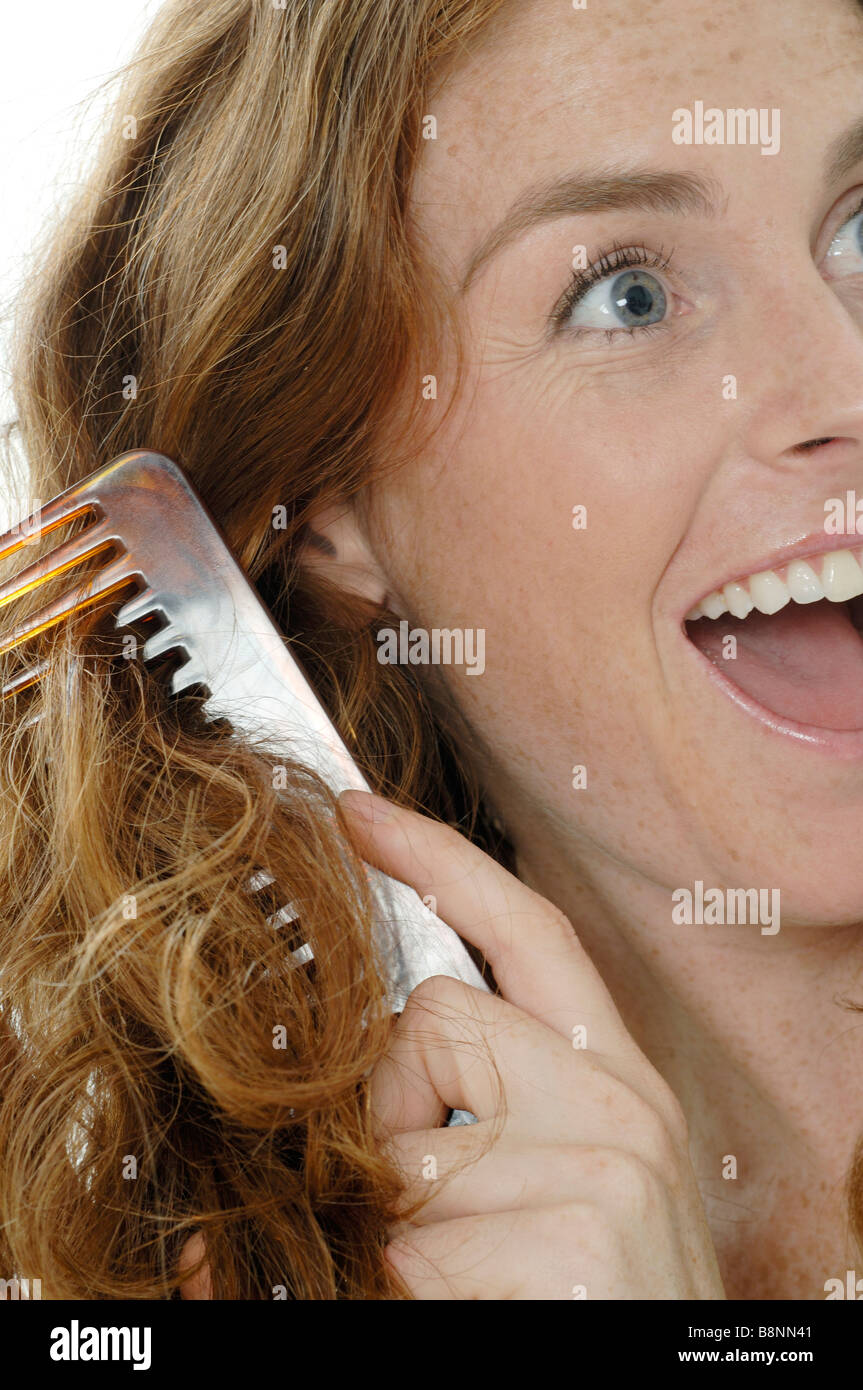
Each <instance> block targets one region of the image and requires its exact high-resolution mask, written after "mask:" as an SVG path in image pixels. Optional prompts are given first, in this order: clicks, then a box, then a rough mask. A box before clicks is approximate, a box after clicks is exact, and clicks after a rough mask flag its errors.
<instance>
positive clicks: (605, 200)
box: [459, 119, 863, 294]
mask: <svg viewBox="0 0 863 1390" xmlns="http://www.w3.org/2000/svg"><path fill="white" fill-rule="evenodd" d="M861 160H863V119H861V120H859V121H856V122H855V123H854V125H852V126H850V127H849V128H848V130H846V131H844V132H843V134H842V135H840V136H838V138H837V139H836V140H834V142H833V144H832V145H831V147H830V155H829V157H828V165H827V181H828V184H835V183H839V182H840V180H841V179H843V178H844V177H845V176H846V175H847V174H849V173H850V172H851V170H852V169H853V168H854V167H855V165H857V164H859V163H860V162H861ZM726 203H727V195H724V194H723V189H722V185H721V184H720V182H719V180H718V179H715V178H712V177H710V176H705V175H701V174H695V173H686V172H683V173H678V172H673V171H670V170H664V169H647V168H630V169H620V170H612V171H611V172H608V173H604V174H599V175H591V174H584V173H581V174H578V173H577V174H564V175H562V176H559V177H557V178H553V179H549V180H546V181H544V182H542V183H539V184H534V185H532V186H531V187H530V188H527V189H526V190H525V191H524V193H522V194H521V195H520V197H519V198H517V199H516V201H515V203H514V204H513V205H512V207H511V208H510V210H509V212H508V213H507V214H506V216H505V217H504V219H503V221H502V222H500V223H499V224H498V226H496V227H495V228H494V229H493V230H492V231H491V232H489V233H488V235H487V236H486V237H484V238H483V240H482V241H481V242H480V244H479V246H478V247H477V248H476V250H475V251H474V252H473V254H472V256H471V258H470V260H469V261H468V264H467V268H466V270H465V272H464V275H463V276H462V280H461V284H460V286H459V290H460V292H461V293H462V294H464V293H465V291H466V290H468V289H469V288H470V285H471V283H472V282H473V280H474V279H475V278H476V276H477V274H478V273H479V270H480V268H481V267H482V266H483V265H484V264H485V263H486V262H487V261H489V260H490V259H491V258H492V256H496V255H497V254H498V252H500V251H502V250H503V248H504V247H505V246H507V245H509V243H510V242H511V241H513V240H514V239H515V238H516V237H518V236H521V235H522V234H523V233H524V232H526V231H529V230H530V228H531V227H535V226H538V225H539V224H540V223H542V222H550V221H553V220H554V219H555V218H558V217H572V216H577V215H578V214H579V213H580V214H582V215H584V214H587V213H595V212H613V211H617V210H620V209H623V208H627V209H628V208H640V209H642V210H646V211H648V212H670V213H690V214H694V215H695V216H701V217H715V216H716V215H717V213H718V212H719V210H720V204H721V205H722V206H723V207H724V206H725V204H726Z"/></svg>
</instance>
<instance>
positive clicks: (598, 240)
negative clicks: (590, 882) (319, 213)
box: [375, 0, 863, 926]
mask: <svg viewBox="0 0 863 1390" xmlns="http://www.w3.org/2000/svg"><path fill="white" fill-rule="evenodd" d="M699 107H700V108H701V110H702V111H703V117H702V124H701V132H705V131H706V133H707V139H708V140H711V141H712V140H713V137H714V136H716V135H720V136H721V135H724V137H725V138H724V143H723V142H715V143H713V142H711V143H705V142H697V141H698V136H699V133H700V130H699ZM737 108H744V109H750V110H751V109H754V110H755V111H757V112H761V113H762V114H761V116H760V121H759V128H758V129H757V130H755V129H754V128H751V127H749V126H748V125H746V128H745V130H744V128H743V127H737V126H736V123H735V122H734V121H729V120H728V118H727V117H726V113H727V112H728V111H729V110H730V109H737ZM715 109H718V110H719V111H720V112H721V113H722V120H721V121H719V122H717V120H716V118H715V116H711V115H710V112H711V110H715ZM681 110H684V111H686V112H689V113H690V116H691V121H692V130H691V132H690V133H691V134H692V136H693V140H692V143H682V142H679V141H680V136H681V133H683V134H685V133H686V127H685V124H684V117H682V116H681V114H680V112H681ZM429 114H431V115H434V117H435V118H436V123H437V132H436V134H437V138H436V139H434V140H431V139H430V140H428V141H427V142H426V144H425V147H424V152H423V157H422V160H421V163H420V168H419V172H418V176H417V180H416V183H415V185H414V198H413V208H412V215H413V218H414V222H415V225H416V227H417V229H418V231H419V232H421V233H422V234H423V236H424V237H425V239H426V243H427V246H428V248H429V249H430V252H431V255H432V257H433V260H434V261H435V263H436V265H437V268H438V269H439V271H440V272H441V273H442V274H443V275H444V277H445V279H446V280H447V281H448V283H449V284H450V285H452V286H453V293H454V295H455V296H456V298H457V301H458V304H459V312H460V314H461V317H462V321H463V324H464V329H465V333H466V337H467V343H468V352H467V357H468V363H467V375H466V379H465V390H464V394H463V396H462V397H461V398H460V403H459V406H458V408H457V410H456V411H454V413H453V415H452V417H451V418H450V420H449V421H447V423H446V425H445V428H444V430H443V431H442V432H441V433H440V434H439V435H438V436H437V438H436V440H435V442H434V445H433V446H432V448H431V449H430V450H429V452H428V453H427V454H426V455H425V456H424V457H423V459H422V460H421V461H420V462H419V463H413V464H411V465H410V467H408V468H405V469H404V470H402V471H400V472H397V473H394V474H392V475H391V476H390V477H388V479H387V481H386V482H385V483H384V484H382V485H381V486H380V487H379V489H378V492H377V495H376V498H375V502H376V512H375V515H376V518H377V523H379V525H378V524H376V527H375V536H376V541H375V548H376V551H377V554H378V557H379V559H380V561H381V563H382V564H383V567H384V569H385V571H386V573H387V576H388V578H389V580H390V582H391V585H392V589H393V592H394V593H395V595H397V596H398V599H399V600H400V601H401V603H402V604H403V606H404V613H405V616H406V617H407V618H408V619H409V620H410V622H411V624H412V625H414V626H417V627H424V628H426V629H431V628H434V627H439V628H459V627H461V628H465V629H477V628H482V629H484V630H485V669H484V671H483V672H482V674H476V675H468V674H467V670H466V668H465V667H456V666H442V667H441V668H440V674H441V675H442V676H443V677H444V678H445V679H446V680H447V682H448V684H449V686H450V688H451V689H452V691H453V693H454V695H455V697H456V699H457V700H458V702H459V704H460V705H461V707H462V708H463V709H464V711H465V713H466V714H467V717H468V719H469V720H470V721H471V723H472V724H473V725H474V727H475V728H476V730H477V731H478V733H479V734H480V735H481V737H482V739H483V740H484V742H485V744H486V745H487V747H488V748H489V749H490V750H491V751H490V756H489V758H488V760H487V762H486V763H485V764H484V768H483V771H484V774H485V776H486V778H487V781H488V785H489V786H490V788H491V789H492V794H493V799H494V801H495V803H496V805H497V806H498V808H499V810H500V811H501V813H502V815H503V817H504V819H505V820H506V821H507V824H508V826H509V828H510V830H511V832H512V833H513V835H514V838H515V840H516V842H517V843H518V841H519V839H520V837H525V838H528V837H529V835H530V834H533V833H535V832H536V828H537V827H542V831H543V833H547V834H548V835H549V836H551V837H552V838H555V839H556V840H557V842H558V843H559V844H560V845H562V846H564V847H565V851H566V854H567V856H568V857H569V860H570V862H571V863H572V864H573V866H574V867H575V868H576V870H580V871H583V872H584V873H585V874H587V875H593V876H594V878H596V877H597V876H601V875H602V873H603V871H605V873H606V876H608V875H612V874H613V875H614V876H615V878H616V879H617V880H618V882H619V883H621V884H627V883H629V884H630V885H631V884H632V883H633V882H634V881H635V880H640V881H641V882H642V884H653V885H656V888H657V891H661V892H663V893H664V891H665V890H666V889H668V890H669V891H670V890H671V889H673V888H674V887H676V886H685V885H686V884H687V882H688V883H689V884H690V885H691V883H692V882H693V881H694V880H695V879H702V880H704V881H705V883H706V884H707V885H725V886H730V887H737V886H739V887H763V888H780V889H781V893H782V922H783V926H785V925H792V924H793V923H794V922H795V921H796V922H797V923H810V922H819V923H827V922H834V923H836V922H850V921H853V920H855V919H856V918H857V917H859V916H860V915H861V913H863V855H861V854H860V853H859V825H860V813H861V811H863V642H861V639H860V638H859V637H858V635H857V633H856V631H855V630H854V628H853V627H852V625H851V621H850V618H849V613H848V610H847V609H846V608H845V607H843V606H842V605H841V604H839V603H836V604H828V603H826V602H824V603H818V604H813V605H805V606H804V605H798V604H796V603H791V604H789V605H788V606H787V608H786V609H783V610H781V611H779V612H778V613H776V614H774V615H772V616H762V617H759V616H758V615H757V613H756V615H755V616H754V618H746V619H745V620H740V619H735V618H733V617H732V616H731V615H730V614H729V613H726V614H724V616H722V617H721V618H720V619H718V620H717V621H716V622H715V623H713V624H712V626H711V625H710V624H709V622H702V623H701V625H700V629H699V631H700V632H701V634H702V635H701V636H699V637H698V641H699V642H700V643H701V645H702V647H703V648H704V649H705V650H708V649H709V650H710V651H712V654H713V659H712V660H711V658H710V656H709V655H705V650H699V648H698V646H697V645H696V644H695V643H694V642H693V641H692V640H690V637H689V636H688V635H687V629H686V627H685V624H684V618H685V615H686V614H687V613H688V612H689V611H690V610H692V609H693V607H694V606H695V605H697V604H698V603H699V601H700V600H701V599H702V598H703V597H704V596H706V595H708V594H710V593H711V592H712V591H714V590H716V589H717V588H721V587H722V586H723V585H725V584H726V583H728V582H730V581H735V580H738V579H741V578H744V577H747V576H750V575H754V574H758V573H761V572H764V571H768V570H773V571H774V572H776V571H778V572H779V575H780V577H782V576H784V575H785V569H784V566H785V565H787V564H788V563H789V562H790V561H791V560H792V559H794V558H795V557H800V556H803V555H810V556H811V555H812V554H813V553H814V552H817V558H815V559H814V560H812V561H811V564H812V567H813V568H814V570H815V572H816V575H817V576H820V575H821V566H822V563H823V560H824V552H825V551H826V550H828V549H829V550H834V549H836V548H843V547H847V546H848V545H849V544H850V543H852V542H853V541H854V540H855V539H856V541H857V542H859V546H860V548H863V534H861V535H860V536H859V537H856V538H855V536H854V535H853V534H852V535H845V536H839V537H835V536H834V537H833V538H832V539H831V537H830V536H829V535H827V534H826V532H825V503H826V502H827V500H828V499H830V498H842V499H845V496H846V493H847V492H848V491H852V492H855V491H856V493H857V494H858V495H859V496H860V497H861V499H863V335H861V328H863V231H861V228H863V215H860V216H858V215H857V208H858V205H859V204H861V202H863V138H861V136H860V135H858V136H857V139H856V141H855V139H854V136H853V131H854V129H855V125H856V123H857V122H859V121H861V119H863V11H861V10H858V7H857V5H856V3H852V0H820V3H819V4H817V5H813V4H812V0H759V3H758V4H757V5H751V4H741V3H739V0H652V3H651V4H650V5H648V6H641V5H634V4H633V3H632V0H603V3H602V4H599V3H594V0H588V3H587V6H586V8H585V9H583V10H582V9H575V8H573V7H572V6H571V5H570V4H569V3H568V0H567V3H564V0H524V3H522V4H520V5H518V6H516V7H514V8H513V10H512V11H511V17H510V15H509V14H508V16H507V18H506V21H505V23H502V24H500V25H499V26H498V27H495V28H494V29H492V30H490V31H489V35H488V37H487V40H486V43H485V45H484V46H481V47H480V48H478V49H476V50H474V53H473V56H472V57H471V59H470V61H469V62H468V63H466V64H464V65H462V66H460V67H459V68H458V69H457V70H454V71H453V73H452V74H451V75H450V76H449V77H448V78H447V79H446V80H445V81H444V83H443V85H442V88H441V90H440V92H439V93H438V94H437V95H436V96H435V97H434V98H433V100H432V101H431V102H430V103H429ZM723 122H724V129H723ZM675 133H676V134H677V138H675ZM735 134H736V140H735V142H734V143H732V137H733V136H735ZM747 135H751V136H752V137H753V138H754V140H755V143H751V142H746V143H744V140H746V137H747ZM840 166H841V167H840ZM553 185H556V192H553V196H552V197H551V199H549V198H546V202H547V203H550V206H549V207H547V208H546V214H547V215H544V216H541V217H540V216H536V217H534V211H535V210H536V208H537V207H538V205H539V203H540V201H541V200H542V198H543V196H544V195H547V194H548V193H549V191H550V190H552V186H553ZM515 205H518V207H520V208H522V209H526V211H524V212H523V215H522V216H521V217H520V218H519V217H516V219H515V221H514V222H511V223H507V231H506V232H505V233H503V234H501V233H499V232H498V231H496V229H499V227H500V225H501V223H503V221H504V219H507V218H508V216H510V215H511V210H512V209H513V207H514V206H515ZM579 247H583V248H584V254H583V256H580V253H579V251H578V250H577V248H579ZM483 252H485V254H483ZM603 254H605V256H606V258H607V259H606V260H605V261H604V262H602V263H600V264H599V265H597V262H599V260H600V257H601V256H602V255H603ZM574 260H576V262H578V263H579V264H580V265H583V266H586V267H593V270H592V271H591V270H583V271H582V274H583V275H584V274H587V275H589V276H590V279H591V280H592V282H593V283H592V284H591V285H590V286H587V285H586V284H582V285H581V289H582V290H583V291H584V292H583V294H582V297H581V299H580V300H579V301H578V302H576V303H575V304H574V305H573V306H572V307H567V306H565V305H564V307H563V309H562V310H561V312H560V314H559V316H558V322H557V324H556V325H555V324H553V323H552V317H553V314H554V310H555V308H556V307H558V306H559V305H560V304H561V302H562V301H563V298H564V296H565V294H566V292H567V289H568V287H569V285H570V282H571V279H572V274H573V269H572V267H573V261H574ZM630 262H635V263H634V264H630ZM471 268H472V270H473V273H472V275H471V276H470V279H469V283H468V284H467V285H466V287H464V289H463V290H460V289H459V286H460V285H461V283H462V281H463V279H464V278H465V277H466V276H467V274H468V271H469V270H470V269H471ZM622 276H626V277H627V278H626V279H621V277H622ZM453 360H454V359H453V358H451V357H449V356H446V357H434V358H433V359H432V358H431V357H430V360H429V361H428V363H427V364H425V365H424V366H423V372H424V373H428V374H433V375H434V376H435V377H436V379H437V392H438V398H437V400H436V401H435V400H429V401H428V402H427V406H426V408H427V409H428V410H429V411H432V412H434V411H442V409H443V406H444V403H445V400H446V398H447V396H448V392H449V389H450V387H451V383H452V370H453ZM575 507H583V508H585V509H586V526H584V527H583V528H577V527H576V526H574V524H573V521H574V520H575V521H576V522H577V521H578V520H579V514H578V513H576V514H575V517H574V514H573V508H575ZM861 513H862V514H863V506H861ZM861 531H863V515H861ZM797 573H798V578H799V577H800V576H801V575H802V576H803V578H805V571H799V572H797ZM836 573H837V574H838V575H840V577H841V568H837V570H836ZM801 582H802V581H801ZM770 584H771V581H768V584H767V590H766V591H765V592H768V594H769V592H770ZM745 587H748V586H745ZM860 587H861V588H863V581H861V585H860ZM735 592H736V591H735ZM836 592H839V591H836ZM744 601H745V600H744ZM767 606H770V605H769V603H768V604H767ZM708 629H709V630H710V632H711V633H712V634H713V636H705V635H703V634H704V633H706V632H707V631H708ZM693 631H694V629H693ZM729 636H731V637H734V638H736V655H735V652H734V644H729V643H728V642H727V641H726V640H725V639H727V638H728V637H729ZM720 670H721V673H722V674H721V675H720ZM738 683H739V684H738ZM575 765H583V766H584V767H585V768H586V778H587V785H586V787H584V788H581V789H575V788H574V787H573V767H574V766H575ZM603 866H605V870H603ZM669 911H670V907H669Z"/></svg>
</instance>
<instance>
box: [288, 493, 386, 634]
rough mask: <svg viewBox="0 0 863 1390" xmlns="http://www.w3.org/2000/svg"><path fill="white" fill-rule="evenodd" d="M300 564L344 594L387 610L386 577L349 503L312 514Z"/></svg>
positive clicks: (335, 505)
mask: <svg viewBox="0 0 863 1390" xmlns="http://www.w3.org/2000/svg"><path fill="white" fill-rule="evenodd" d="M301 562H302V564H303V565H304V566H305V567H307V568H308V569H313V570H316V571H317V572H318V573H321V574H323V575H324V577H325V578H327V579H329V580H331V581H332V583H334V584H336V585H338V587H339V588H340V589H342V590H343V591H344V592H345V593H351V594H358V595H359V597H360V598H364V599H366V600H367V602H369V603H373V604H376V605H377V606H378V607H379V608H386V607H387V606H388V602H389V592H388V585H387V579H386V576H385V575H384V573H383V571H382V570H381V567H380V565H379V563H378V561H377V559H376V558H375V556H374V555H373V553H372V550H371V547H370V546H369V543H368V541H367V540H366V537H365V535H364V534H363V532H362V529H361V527H360V525H359V523H358V521H357V517H356V514H355V512H354V509H353V508H352V507H351V505H350V503H349V502H340V503H331V504H329V505H328V506H326V507H322V508H321V510H320V511H318V512H316V513H315V514H314V516H313V517H312V519H311V520H310V522H309V535H308V539H307V541H306V545H305V548H304V549H303V552H302V556H301Z"/></svg>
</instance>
